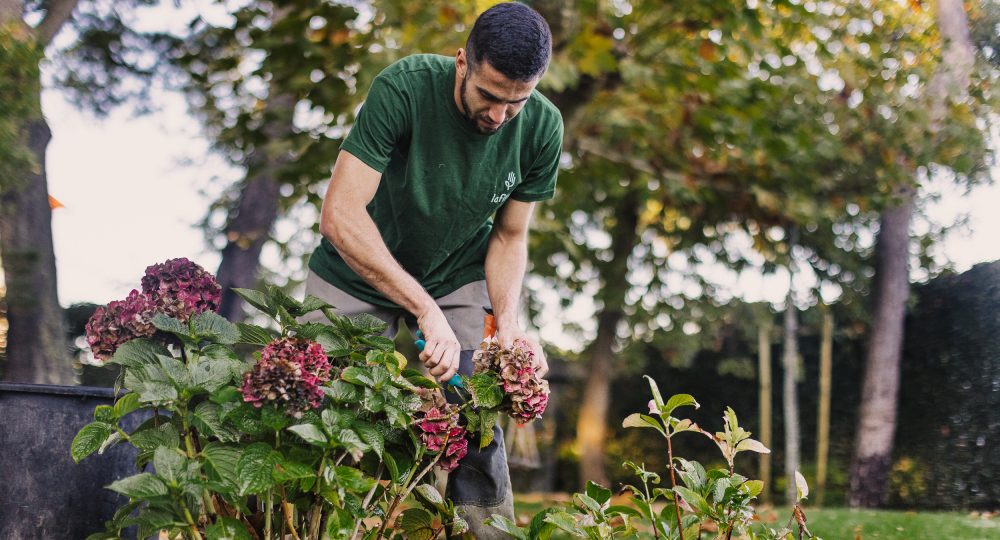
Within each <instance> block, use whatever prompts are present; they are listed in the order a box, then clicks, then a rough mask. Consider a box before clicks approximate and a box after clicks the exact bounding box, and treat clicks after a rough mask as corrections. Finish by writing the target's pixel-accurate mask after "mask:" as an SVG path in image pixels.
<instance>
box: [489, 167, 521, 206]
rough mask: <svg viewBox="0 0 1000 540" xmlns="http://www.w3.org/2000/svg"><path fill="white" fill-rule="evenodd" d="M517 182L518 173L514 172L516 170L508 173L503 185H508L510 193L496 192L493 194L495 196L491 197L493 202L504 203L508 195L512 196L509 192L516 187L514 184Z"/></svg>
mask: <svg viewBox="0 0 1000 540" xmlns="http://www.w3.org/2000/svg"><path fill="white" fill-rule="evenodd" d="M516 183H517V175H516V174H514V171H510V173H508V174H507V181H505V182H504V183H503V185H504V186H506V187H507V191H508V193H500V194H496V193H494V194H493V198H492V199H490V202H492V203H502V202H504V201H506V200H507V197H510V193H509V192H510V190H511V189H512V188H513V187H514V184H516Z"/></svg>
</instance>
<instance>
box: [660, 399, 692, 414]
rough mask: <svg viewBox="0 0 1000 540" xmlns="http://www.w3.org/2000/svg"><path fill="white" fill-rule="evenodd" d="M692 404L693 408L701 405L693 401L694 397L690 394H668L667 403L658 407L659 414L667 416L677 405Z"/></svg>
mask: <svg viewBox="0 0 1000 540" xmlns="http://www.w3.org/2000/svg"><path fill="white" fill-rule="evenodd" d="M686 406H694V408H695V409H697V408H700V407H701V405H699V404H698V402H697V401H695V399H694V397H693V396H691V395H690V394H675V395H673V396H670V399H669V400H667V404H666V405H664V406H662V407H660V414H662V415H664V416H669V415H670V414H671V413H673V412H674V409H676V408H678V407H686Z"/></svg>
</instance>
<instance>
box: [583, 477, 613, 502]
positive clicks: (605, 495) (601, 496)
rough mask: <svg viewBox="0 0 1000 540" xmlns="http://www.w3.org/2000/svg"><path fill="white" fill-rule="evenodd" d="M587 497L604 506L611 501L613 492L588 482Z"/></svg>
mask: <svg viewBox="0 0 1000 540" xmlns="http://www.w3.org/2000/svg"><path fill="white" fill-rule="evenodd" d="M587 495H588V496H589V497H590V498H592V499H594V500H595V501H597V503H598V504H600V505H601V506H603V505H604V504H605V503H607V502H608V501H610V500H611V490H610V489H608V488H606V487H604V486H602V485H600V484H598V483H595V482H591V481H590V480H588V481H587Z"/></svg>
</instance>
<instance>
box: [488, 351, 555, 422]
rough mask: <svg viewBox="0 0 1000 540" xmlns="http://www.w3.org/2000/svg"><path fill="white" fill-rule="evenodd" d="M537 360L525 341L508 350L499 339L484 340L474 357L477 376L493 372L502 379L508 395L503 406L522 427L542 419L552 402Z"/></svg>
mask: <svg viewBox="0 0 1000 540" xmlns="http://www.w3.org/2000/svg"><path fill="white" fill-rule="evenodd" d="M534 357H535V354H534V352H532V351H531V348H530V347H529V346H528V344H527V343H524V342H523V341H520V340H518V341H515V342H514V346H513V347H511V348H510V349H505V348H503V347H501V346H500V343H499V342H498V341H497V340H496V339H495V338H494V339H487V340H486V341H484V342H483V343H482V345H481V346H480V348H479V350H478V351H476V353H475V355H473V357H472V361H473V364H474V365H475V373H482V372H484V371H492V372H494V373H496V374H497V376H498V377H499V378H500V386H501V387H502V388H503V392H504V400H503V403H501V405H500V407H501V409H502V410H503V411H504V412H506V413H507V414H508V415H510V417H511V418H513V419H514V420H516V421H517V422H518V423H521V424H523V423H525V422H528V421H530V420H533V419H535V418H538V417H539V416H541V415H542V413H543V412H545V407H546V405H548V403H549V382H548V381H546V380H545V379H542V378H541V377H539V376H538V374H537V373H536V372H535V363H534Z"/></svg>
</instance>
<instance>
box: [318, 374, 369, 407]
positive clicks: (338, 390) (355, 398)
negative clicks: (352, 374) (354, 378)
mask: <svg viewBox="0 0 1000 540" xmlns="http://www.w3.org/2000/svg"><path fill="white" fill-rule="evenodd" d="M322 389H323V393H324V394H326V397H328V398H330V400H332V401H333V402H334V403H342V404H353V403H359V402H360V401H361V397H362V395H363V392H362V391H361V388H358V387H357V386H355V385H353V384H351V383H349V382H346V381H342V380H339V379H338V380H335V381H333V382H332V383H330V385H329V386H323V387H322Z"/></svg>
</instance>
